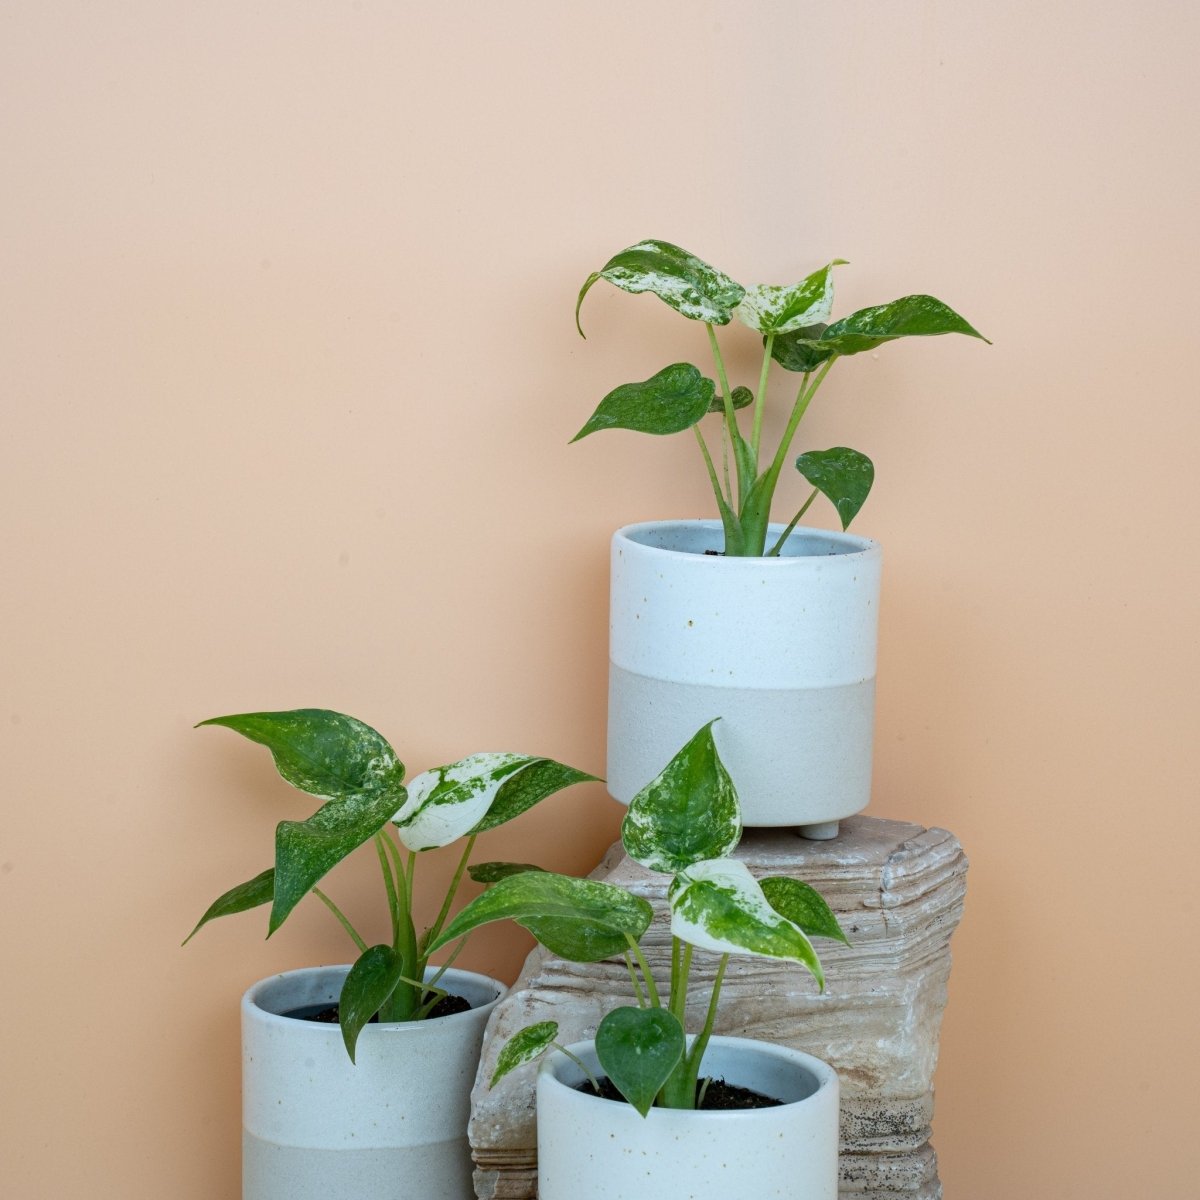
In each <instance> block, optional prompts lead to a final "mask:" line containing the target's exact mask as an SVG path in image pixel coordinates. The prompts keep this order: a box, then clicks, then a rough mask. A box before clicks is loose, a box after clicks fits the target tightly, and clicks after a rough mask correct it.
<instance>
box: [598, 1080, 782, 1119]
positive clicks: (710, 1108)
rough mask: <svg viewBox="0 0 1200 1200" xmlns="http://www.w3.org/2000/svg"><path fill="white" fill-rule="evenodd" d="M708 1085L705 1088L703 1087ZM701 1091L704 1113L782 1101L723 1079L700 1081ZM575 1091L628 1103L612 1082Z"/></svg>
mask: <svg viewBox="0 0 1200 1200" xmlns="http://www.w3.org/2000/svg"><path fill="white" fill-rule="evenodd" d="M706 1083H707V1084H708V1087H707V1088H705V1087H704V1085H705V1084H706ZM701 1090H703V1091H704V1098H703V1101H702V1102H701V1103H700V1104H697V1105H696V1107H697V1108H699V1109H701V1110H702V1111H704V1112H718V1111H722V1110H723V1111H726V1112H728V1111H729V1110H730V1109H738V1108H778V1107H779V1106H780V1105H781V1104H782V1103H783V1101H782V1100H775V1099H773V1098H772V1097H771V1096H764V1095H763V1094H762V1093H761V1092H753V1091H751V1090H750V1089H749V1088H744V1087H738V1086H737V1084H735V1083H726V1082H725V1080H723V1079H707V1080H705V1079H702V1080H701V1081H700V1083H699V1085H698V1086H697V1088H696V1095H697V1096H699V1095H700V1092H701ZM576 1091H580V1092H587V1093H588V1094H590V1095H592V1096H595V1095H599V1096H600V1098H601V1099H602V1100H616V1101H618V1102H619V1103H621V1104H626V1103H628V1101H627V1100H626V1099H625V1097H624V1096H622V1095H621V1093H620V1092H618V1091H617V1089H616V1088H615V1087H613V1085H612V1082H611V1081H610V1080H608V1079H601V1080H600V1091H599V1093H597V1091H596V1089H595V1088H594V1087H592V1085H591V1084H590V1083H589V1082H587V1080H584V1082H583V1083H581V1084H580V1085H579V1087H578V1088H576Z"/></svg>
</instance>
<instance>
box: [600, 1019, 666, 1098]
mask: <svg viewBox="0 0 1200 1200" xmlns="http://www.w3.org/2000/svg"><path fill="white" fill-rule="evenodd" d="M686 1044H687V1042H686V1038H685V1037H684V1033H683V1026H682V1025H680V1023H679V1018H678V1017H676V1016H675V1014H674V1013H672V1012H670V1011H668V1010H667V1009H665V1008H629V1007H625V1008H614V1009H613V1010H612V1012H610V1013H609V1014H608V1015H607V1016H606V1017H605V1018H604V1020H603V1021H601V1022H600V1025H599V1027H598V1028H597V1030H596V1057H597V1058H598V1059H599V1060H600V1066H601V1067H603V1068H604V1073H605V1074H606V1075H607V1076H608V1078H609V1080H610V1082H611V1083H612V1084H613V1086H614V1087H615V1088H616V1089H617V1091H618V1092H620V1093H621V1095H622V1096H624V1097H625V1099H626V1100H628V1101H629V1103H630V1104H632V1105H633V1107H634V1108H636V1109H637V1110H638V1112H640V1113H641V1114H642V1116H643V1117H644V1116H646V1114H647V1113H648V1112H649V1111H650V1107H651V1105H653V1103H654V1097H655V1096H657V1095H658V1093H659V1091H660V1090H661V1089H662V1086H663V1084H664V1083H666V1082H667V1079H668V1078H669V1077H670V1075H671V1072H672V1071H674V1070H675V1068H676V1067H677V1066H679V1064H680V1062H681V1061H682V1060H683V1052H684V1049H685V1047H686Z"/></svg>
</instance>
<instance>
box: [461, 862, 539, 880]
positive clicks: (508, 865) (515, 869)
mask: <svg viewBox="0 0 1200 1200" xmlns="http://www.w3.org/2000/svg"><path fill="white" fill-rule="evenodd" d="M544 870H545V867H535V866H534V865H533V863H518V862H485V863H475V864H474V865H472V866H470V867H468V868H467V874H468V875H470V877H471V878H472V879H473V880H475V882H476V883H498V882H499V881H500V880H501V879H507V878H508V877H509V876H510V875H524V874H525V872H526V871H544Z"/></svg>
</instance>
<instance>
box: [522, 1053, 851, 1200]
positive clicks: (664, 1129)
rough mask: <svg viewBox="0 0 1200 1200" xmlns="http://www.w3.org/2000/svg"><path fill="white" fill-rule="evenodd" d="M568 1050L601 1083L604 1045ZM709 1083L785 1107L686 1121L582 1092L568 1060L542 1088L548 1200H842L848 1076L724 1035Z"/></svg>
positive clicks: (693, 1116)
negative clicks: (841, 1094) (841, 1083)
mask: <svg viewBox="0 0 1200 1200" xmlns="http://www.w3.org/2000/svg"><path fill="white" fill-rule="evenodd" d="M568 1049H569V1050H570V1051H571V1052H572V1053H573V1054H575V1055H576V1056H577V1057H579V1058H580V1059H581V1060H582V1061H583V1062H584V1063H585V1064H586V1065H587V1067H588V1069H589V1070H590V1071H592V1072H594V1073H596V1074H602V1071H600V1068H599V1067H598V1066H597V1062H596V1050H595V1044H594V1043H593V1042H578V1043H576V1044H575V1045H572V1046H569V1047H568ZM701 1075H702V1076H711V1077H713V1078H723V1079H725V1080H726V1081H727V1082H728V1083H732V1084H737V1085H739V1086H741V1087H748V1088H752V1089H753V1090H754V1091H757V1092H761V1093H763V1094H764V1095H767V1096H773V1097H774V1098H775V1099H777V1100H782V1101H784V1103H783V1104H781V1105H779V1106H778V1107H774V1108H759V1109H747V1110H741V1111H736V1112H704V1111H695V1112H686V1111H682V1110H678V1109H666V1108H652V1109H651V1110H650V1113H649V1115H648V1116H646V1117H642V1116H640V1115H639V1114H638V1112H637V1110H636V1109H635V1108H634V1107H633V1106H632V1105H631V1104H622V1103H620V1102H618V1101H614V1100H603V1099H600V1098H599V1097H597V1096H594V1095H590V1094H588V1093H585V1092H580V1091H577V1090H576V1088H577V1087H578V1086H579V1084H581V1083H582V1082H583V1081H584V1078H585V1077H584V1074H583V1072H582V1071H581V1070H580V1069H579V1067H578V1066H577V1065H576V1064H575V1063H573V1062H571V1060H570V1059H569V1058H567V1057H566V1055H564V1054H562V1053H561V1052H558V1051H556V1052H555V1053H554V1054H553V1055H551V1056H550V1057H548V1058H547V1059H546V1060H545V1062H543V1064H542V1067H541V1069H540V1070H539V1072H538V1082H537V1123H538V1128H537V1145H538V1197H539V1200H648V1198H649V1197H653V1198H654V1200H739V1198H740V1197H751V1196H752V1197H753V1198H754V1200H774V1198H779V1200H785V1198H786V1200H837V1190H838V1172H837V1156H838V1078H837V1074H836V1073H835V1072H834V1070H833V1068H832V1067H831V1066H829V1064H828V1063H824V1062H822V1061H821V1060H820V1059H819V1058H813V1057H812V1056H811V1055H809V1054H802V1053H801V1052H800V1051H799V1050H792V1049H790V1048H789V1047H787V1046H775V1045H771V1044H770V1043H768V1042H758V1041H751V1040H749V1039H746V1038H727V1037H715V1038H713V1039H712V1041H711V1042H710V1043H709V1046H708V1050H707V1052H706V1054H705V1056H704V1064H703V1066H702V1068H701Z"/></svg>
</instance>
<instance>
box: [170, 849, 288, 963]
mask: <svg viewBox="0 0 1200 1200" xmlns="http://www.w3.org/2000/svg"><path fill="white" fill-rule="evenodd" d="M274 895H275V868H274V867H268V868H267V869H266V870H265V871H263V872H261V874H258V875H255V877H254V878H253V879H248V880H247V881H246V882H245V883H239V884H238V885H237V887H232V888H230V889H229V891H227V892H226V893H225V894H224V895H223V896H218V897H217V898H216V899H215V900H214V901H213V902H212V903H211V904H210V905H209V906H208V909H207V911H206V912H205V914H204V916H202V917H201V918H200V920H199V921H197V922H196V928H195V929H193V930H192V932H191V933H189V934H188V935H187V937H186V938H184V939H183V944H184V945H185V946H186V945H187V944H188V942H190V941H191V940H192V938H194V937H195V936H196V934H197V933H199V932H200V930H201V929H202V928H203V927H204V926H205V925H207V924H208V923H209V921H213V920H216V918H217V917H228V916H230V915H231V914H233V913H240V912H245V911H246V910H247V909H250V908H257V907H258V906H259V905H260V904H270V902H271V900H272V898H273V897H274Z"/></svg>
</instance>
